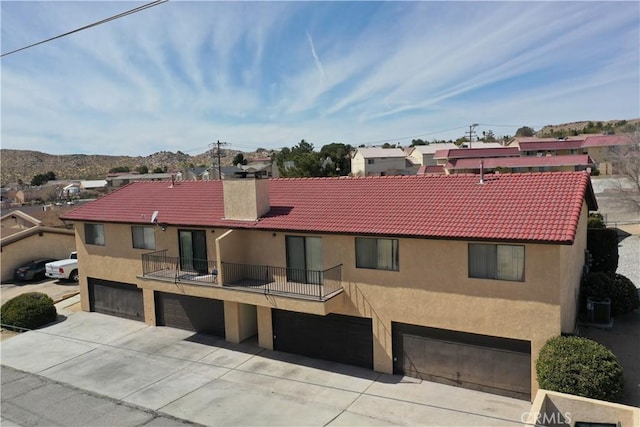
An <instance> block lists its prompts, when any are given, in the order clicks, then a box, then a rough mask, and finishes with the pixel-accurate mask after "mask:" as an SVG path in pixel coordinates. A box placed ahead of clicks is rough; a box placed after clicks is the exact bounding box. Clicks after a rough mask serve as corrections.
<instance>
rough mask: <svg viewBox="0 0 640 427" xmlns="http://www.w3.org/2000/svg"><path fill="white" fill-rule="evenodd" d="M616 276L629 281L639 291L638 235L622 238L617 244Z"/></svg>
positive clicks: (639, 256)
mask: <svg viewBox="0 0 640 427" xmlns="http://www.w3.org/2000/svg"><path fill="white" fill-rule="evenodd" d="M618 255H619V256H620V259H619V260H618V270H617V271H616V272H617V273H618V274H622V275H623V276H626V277H628V278H629V279H631V281H632V282H633V284H634V285H636V288H638V289H640V235H638V234H635V235H631V236H628V237H624V238H623V239H622V240H621V241H620V243H619V244H618Z"/></svg>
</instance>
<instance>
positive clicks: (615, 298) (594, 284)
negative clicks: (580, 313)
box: [582, 272, 640, 316]
mask: <svg viewBox="0 0 640 427" xmlns="http://www.w3.org/2000/svg"><path fill="white" fill-rule="evenodd" d="M582 296H583V304H584V301H586V298H588V297H596V298H611V315H612V316H619V315H621V314H625V313H629V312H631V311H633V310H635V309H636V308H640V298H639V297H638V290H637V289H636V287H635V285H634V284H633V282H632V281H631V280H629V279H628V278H627V277H625V276H623V275H622V274H607V273H602V272H597V273H589V274H587V275H586V276H585V278H584V281H583V282H582Z"/></svg>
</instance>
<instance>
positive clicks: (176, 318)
mask: <svg viewBox="0 0 640 427" xmlns="http://www.w3.org/2000/svg"><path fill="white" fill-rule="evenodd" d="M155 300H156V301H155V303H156V323H157V324H158V326H170V327H172V328H178V329H186V330H187V331H194V332H202V333H205V334H210V335H216V336H219V337H224V336H225V333H224V302H222V301H221V300H217V299H209V298H199V297H191V296H187V295H179V294H171V293H166V292H155Z"/></svg>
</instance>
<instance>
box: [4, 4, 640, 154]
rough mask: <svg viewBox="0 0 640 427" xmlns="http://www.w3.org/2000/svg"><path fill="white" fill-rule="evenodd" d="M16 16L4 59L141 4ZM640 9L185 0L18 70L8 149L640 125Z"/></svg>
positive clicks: (17, 9)
mask: <svg viewBox="0 0 640 427" xmlns="http://www.w3.org/2000/svg"><path fill="white" fill-rule="evenodd" d="M0 7H1V9H2V10H1V12H2V33H1V36H2V40H3V43H2V49H3V51H7V50H11V49H14V48H17V47H20V46H22V45H26V44H29V43H33V42H35V41H38V40H41V39H44V38H47V37H51V36H53V35H56V34H59V33H62V32H65V31H68V30H70V29H72V28H76V27H78V26H80V25H83V24H86V23H88V22H93V21H96V20H98V19H101V18H104V17H106V16H109V15H112V14H114V13H117V12H121V11H123V10H126V9H127V7H125V6H124V4H122V3H120V2H101V1H96V2H37V3H36V2H33V3H31V2H2V3H0ZM638 9H639V6H638V4H637V3H631V2H628V3H625V2H607V3H591V2H586V3H570V2H530V3H520V2H490V3H488V2H487V3H485V2H397V3H395V2H373V3H370V2H366V3H360V2H332V3H323V2H318V3H305V2H300V3H290V2H282V3H281V2H273V3H267V2H181V1H175V2H169V3H166V4H163V5H161V6H158V7H155V8H152V9H149V10H146V11H144V12H141V13H139V14H135V15H131V16H129V17H127V18H123V19H120V20H117V21H113V22H110V23H109V24H106V25H102V26H99V27H96V28H93V29H90V30H87V31H83V32H81V33H77V34H74V35H72V36H69V37H66V38H64V39H60V40H57V41H55V42H52V43H48V44H45V45H41V46H38V47H36V48H33V49H29V50H26V51H23V52H21V53H19V54H16V55H11V56H8V57H5V58H3V59H2V76H1V78H2V81H1V83H2V146H3V148H25V149H34V150H40V151H45V152H51V153H56V152H66V153H70V152H78V153H105V154H141V155H146V154H150V153H151V152H154V151H157V150H172V151H176V150H182V151H188V150H190V149H192V148H196V147H202V146H206V145H207V144H208V143H209V142H211V141H213V140H215V139H221V140H225V141H229V142H231V143H232V146H233V144H235V145H236V146H237V147H238V148H239V149H245V150H248V149H250V148H251V147H254V148H256V147H263V148H269V147H283V146H291V145H293V144H295V143H297V142H298V141H299V140H300V139H302V138H305V139H307V140H309V141H311V142H313V143H314V144H315V145H316V146H317V147H320V146H321V145H323V144H325V143H329V142H345V143H350V144H360V143H366V142H368V141H378V140H386V139H388V140H393V139H394V138H398V137H401V136H409V135H419V134H429V133H431V132H435V131H439V130H443V129H450V128H459V127H463V126H465V125H468V124H469V123H476V122H478V123H495V124H500V125H514V126H517V127H519V126H522V125H529V126H534V127H535V126H543V125H545V124H549V123H559V122H564V121H574V120H579V119H595V120H605V119H613V118H620V119H623V118H627V119H628V118H633V117H638V116H640V111H639V106H638V102H637V96H633V94H636V95H637V94H638V93H639V92H640V76H639V73H640V72H639V71H638V70H639V69H640V58H639V55H640V54H639V51H640V49H639V48H640V46H639V42H638V40H639V39H640V30H639V28H640V22H639V18H638V16H639V13H638V12H639V10H638ZM567 16H571V17H572V19H571V20H570V21H568V20H567V19H566V17H567ZM480 130H482V129H480ZM493 130H494V131H495V132H496V133H513V131H515V128H513V129H512V128H509V127H503V128H500V129H493ZM463 132H464V131H453V132H448V133H442V134H435V135H434V136H433V137H438V138H456V137H458V136H461V135H462V133H463ZM400 142H405V143H406V142H408V141H400ZM203 151H204V150H203Z"/></svg>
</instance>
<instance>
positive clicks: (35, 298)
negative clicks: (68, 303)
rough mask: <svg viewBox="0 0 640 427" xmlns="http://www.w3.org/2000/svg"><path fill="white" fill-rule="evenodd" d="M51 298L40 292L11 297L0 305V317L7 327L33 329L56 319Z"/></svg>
mask: <svg viewBox="0 0 640 427" xmlns="http://www.w3.org/2000/svg"><path fill="white" fill-rule="evenodd" d="M56 317H57V312H56V307H55V305H54V304H53V300H52V299H51V298H50V297H49V296H48V295H46V294H43V293H42V292H28V293H26V294H22V295H18V296H17V297H15V298H11V299H10V300H9V301H7V302H6V303H4V304H3V305H2V307H0V319H1V320H2V324H3V325H5V327H6V328H7V329H15V330H20V329H19V328H24V329H35V328H39V327H40V326H44V325H46V324H47V323H51V322H53V321H54V320H56Z"/></svg>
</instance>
